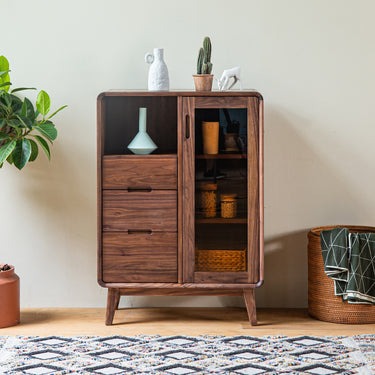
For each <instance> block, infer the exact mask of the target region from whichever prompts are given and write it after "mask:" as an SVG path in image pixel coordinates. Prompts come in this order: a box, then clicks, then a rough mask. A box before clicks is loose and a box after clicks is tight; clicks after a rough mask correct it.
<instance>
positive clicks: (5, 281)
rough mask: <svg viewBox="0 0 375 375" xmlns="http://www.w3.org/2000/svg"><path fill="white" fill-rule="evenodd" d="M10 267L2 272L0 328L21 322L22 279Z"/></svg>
mask: <svg viewBox="0 0 375 375" xmlns="http://www.w3.org/2000/svg"><path fill="white" fill-rule="evenodd" d="M10 267H11V269H10V270H8V271H2V272H0V328H5V327H11V326H15V325H17V324H18V323H19V322H20V279H19V277H18V276H17V275H16V273H15V272H14V267H13V266H10Z"/></svg>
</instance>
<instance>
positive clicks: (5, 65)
mask: <svg viewBox="0 0 375 375" xmlns="http://www.w3.org/2000/svg"><path fill="white" fill-rule="evenodd" d="M0 71H9V61H8V59H7V58H6V57H5V56H0Z"/></svg>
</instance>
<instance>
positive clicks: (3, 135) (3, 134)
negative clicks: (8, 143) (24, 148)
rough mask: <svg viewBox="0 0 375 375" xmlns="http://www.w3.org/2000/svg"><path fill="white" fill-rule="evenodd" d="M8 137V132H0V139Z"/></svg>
mask: <svg viewBox="0 0 375 375" xmlns="http://www.w3.org/2000/svg"><path fill="white" fill-rule="evenodd" d="M8 138H9V134H7V133H4V132H0V141H3V140H4V139H8Z"/></svg>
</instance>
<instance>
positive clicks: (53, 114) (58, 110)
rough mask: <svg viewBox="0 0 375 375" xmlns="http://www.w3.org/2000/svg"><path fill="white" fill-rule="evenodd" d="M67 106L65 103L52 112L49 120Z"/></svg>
mask: <svg viewBox="0 0 375 375" xmlns="http://www.w3.org/2000/svg"><path fill="white" fill-rule="evenodd" d="M66 107H67V105H63V106H62V107H60V108H59V109H57V110H56V111H55V112H53V113H52V115H50V116H48V118H47V120H49V119H50V118H52V117H53V116H55V115H56V113H59V112H60V111H62V110H63V109H64V108H66Z"/></svg>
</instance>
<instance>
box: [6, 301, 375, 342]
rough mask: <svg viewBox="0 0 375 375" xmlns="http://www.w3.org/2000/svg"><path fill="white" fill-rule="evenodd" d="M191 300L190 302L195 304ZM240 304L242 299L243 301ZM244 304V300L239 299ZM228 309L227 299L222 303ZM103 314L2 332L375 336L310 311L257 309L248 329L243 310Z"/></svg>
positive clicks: (37, 320)
mask: <svg viewBox="0 0 375 375" xmlns="http://www.w3.org/2000/svg"><path fill="white" fill-rule="evenodd" d="M191 299H192V297H187V298H186V300H191ZM241 299H242V298H241ZM239 300H240V298H239ZM219 301H221V302H222V303H223V304H225V302H226V299H225V298H223V299H221V298H220V299H219ZM104 317H105V309H103V308H58V307H46V308H22V309H21V324H19V325H17V326H13V327H8V328H2V329H1V334H2V335H5V336H16V335H25V336H53V335H61V336H69V337H70V336H85V335H88V336H97V335H98V336H112V335H114V336H115V335H126V336H135V335H161V336H175V335H188V336H199V335H223V336H242V335H250V336H258V337H259V336H268V335H272V336H274V335H286V336H304V335H310V336H341V335H347V336H354V335H361V334H375V324H333V323H327V322H322V321H320V320H316V319H313V318H311V317H310V316H309V315H308V313H307V309H280V308H279V309H264V308H258V309H257V318H258V324H257V325H256V326H250V324H249V321H248V316H247V314H246V309H245V308H244V307H186V306H183V307H158V308H125V307H121V306H120V309H119V310H118V311H116V316H115V318H114V320H113V323H114V324H113V325H111V326H106V325H104V324H103V320H104Z"/></svg>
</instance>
